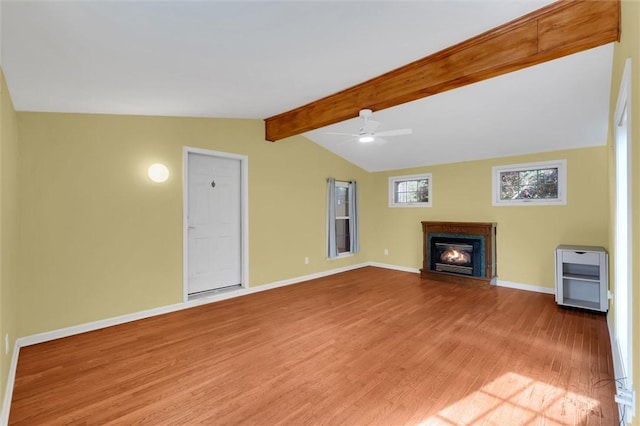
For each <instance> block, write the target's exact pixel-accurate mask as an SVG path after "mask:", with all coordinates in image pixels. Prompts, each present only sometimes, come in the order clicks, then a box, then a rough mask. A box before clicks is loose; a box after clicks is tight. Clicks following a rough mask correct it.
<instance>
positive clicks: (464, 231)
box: [420, 222, 497, 286]
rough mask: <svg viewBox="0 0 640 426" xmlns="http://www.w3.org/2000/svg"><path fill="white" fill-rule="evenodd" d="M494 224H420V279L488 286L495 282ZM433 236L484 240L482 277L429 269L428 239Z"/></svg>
mask: <svg viewBox="0 0 640 426" xmlns="http://www.w3.org/2000/svg"><path fill="white" fill-rule="evenodd" d="M496 226H497V225H496V223H494V222H422V250H423V254H422V269H420V277H421V278H423V279H430V280H436V281H447V282H454V283H465V284H475V285H482V286H489V285H491V284H495V281H496V276H497V275H496ZM433 234H438V235H442V234H452V235H457V236H469V237H476V236H481V237H483V238H484V273H483V276H480V277H474V276H465V275H460V274H454V273H450V272H440V271H435V270H433V269H431V261H430V252H429V251H430V248H429V246H430V239H429V235H433Z"/></svg>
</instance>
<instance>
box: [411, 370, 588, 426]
mask: <svg viewBox="0 0 640 426" xmlns="http://www.w3.org/2000/svg"><path fill="white" fill-rule="evenodd" d="M593 411H596V412H597V411H599V402H598V401H596V400H594V399H592V398H589V397H587V396H584V395H580V394H577V393H574V392H571V391H568V390H566V389H562V388H558V387H556V386H553V385H550V384H548V383H544V382H540V381H536V380H533V379H531V378H529V377H525V376H522V375H520V374H516V373H506V374H504V375H502V376H500V377H499V378H497V379H496V380H494V381H492V382H491V383H488V384H486V385H485V386H483V387H482V388H480V389H479V390H477V391H475V392H473V393H470V394H469V395H467V396H466V397H464V398H463V399H461V400H459V401H457V402H456V403H455V404H453V405H450V406H448V407H447V408H445V409H443V410H441V411H440V412H439V413H438V414H436V415H434V416H431V417H429V418H426V419H424V420H423V421H422V422H421V423H420V424H419V426H452V425H480V424H482V425H506V424H508V425H514V426H515V425H535V424H544V425H574V424H583V423H584V422H585V420H586V417H587V415H588V414H589V413H590V412H593Z"/></svg>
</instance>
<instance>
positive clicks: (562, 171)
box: [491, 160, 567, 206]
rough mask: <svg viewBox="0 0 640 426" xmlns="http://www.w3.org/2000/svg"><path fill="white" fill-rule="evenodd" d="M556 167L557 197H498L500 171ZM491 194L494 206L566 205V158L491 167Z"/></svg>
mask: <svg viewBox="0 0 640 426" xmlns="http://www.w3.org/2000/svg"><path fill="white" fill-rule="evenodd" d="M550 167H557V168H558V198H556V199H526V200H501V199H500V173H501V172H518V171H522V170H533V169H546V168H550ZM491 175H492V181H493V185H492V187H493V188H492V194H491V199H492V202H493V205H494V206H540V205H556V206H558V205H566V204H567V160H553V161H542V162H537V163H521V164H509V165H505V166H495V167H493V168H492V172H491Z"/></svg>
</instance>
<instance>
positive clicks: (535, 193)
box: [493, 160, 566, 205]
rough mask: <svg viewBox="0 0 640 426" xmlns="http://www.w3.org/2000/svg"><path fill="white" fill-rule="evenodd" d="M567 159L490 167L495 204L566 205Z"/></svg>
mask: <svg viewBox="0 0 640 426" xmlns="http://www.w3.org/2000/svg"><path fill="white" fill-rule="evenodd" d="M565 169H566V161H564V160H561V161H555V162H547V163H529V164H516V165H511V166H501V167H494V168H493V171H494V173H493V179H494V205H499V204H520V203H527V202H528V203H534V204H566V200H565V192H566V191H565V188H566V179H565V176H566V171H565Z"/></svg>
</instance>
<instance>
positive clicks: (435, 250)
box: [429, 236, 482, 277]
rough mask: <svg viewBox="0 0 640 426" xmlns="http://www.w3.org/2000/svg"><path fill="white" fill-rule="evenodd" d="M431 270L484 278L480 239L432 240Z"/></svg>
mask: <svg viewBox="0 0 640 426" xmlns="http://www.w3.org/2000/svg"><path fill="white" fill-rule="evenodd" d="M430 244H431V247H430V250H429V253H430V262H431V270H432V271H437V272H450V273H453V274H461V275H470V276H473V277H480V276H482V275H481V273H482V265H481V263H480V258H481V256H480V250H481V245H482V241H481V239H480V238H450V237H446V236H445V237H432V238H431V243H430Z"/></svg>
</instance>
